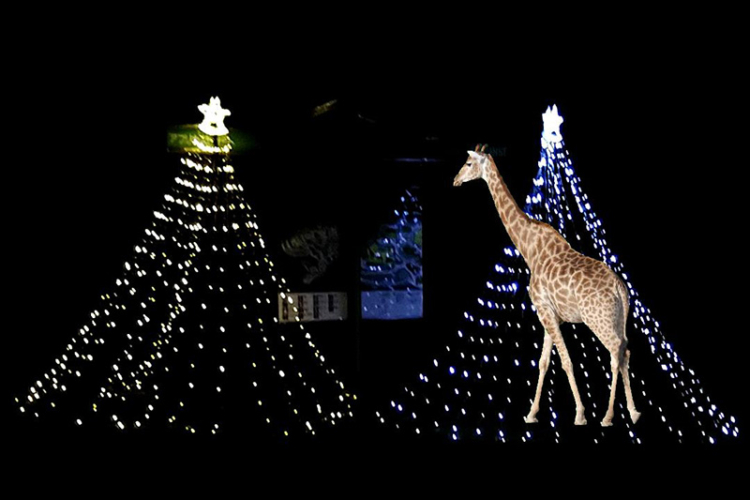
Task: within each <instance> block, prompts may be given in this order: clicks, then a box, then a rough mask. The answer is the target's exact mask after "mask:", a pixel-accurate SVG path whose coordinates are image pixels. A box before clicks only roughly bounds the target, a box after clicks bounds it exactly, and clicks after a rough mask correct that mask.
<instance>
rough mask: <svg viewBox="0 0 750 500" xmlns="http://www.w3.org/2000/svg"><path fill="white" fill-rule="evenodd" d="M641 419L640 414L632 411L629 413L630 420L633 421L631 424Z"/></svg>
mask: <svg viewBox="0 0 750 500" xmlns="http://www.w3.org/2000/svg"><path fill="white" fill-rule="evenodd" d="M639 418H641V412H639V411H636V410H633V411H631V412H630V420H632V421H633V423H636V422H638V419H639Z"/></svg>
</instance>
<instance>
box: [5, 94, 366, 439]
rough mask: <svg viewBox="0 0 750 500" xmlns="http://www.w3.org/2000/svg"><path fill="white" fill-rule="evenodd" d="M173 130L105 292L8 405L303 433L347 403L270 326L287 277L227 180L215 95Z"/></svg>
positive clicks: (91, 418) (33, 412)
mask: <svg viewBox="0 0 750 500" xmlns="http://www.w3.org/2000/svg"><path fill="white" fill-rule="evenodd" d="M199 109H200V111H201V112H202V113H203V114H204V116H205V119H204V121H203V122H202V123H201V124H200V125H198V126H188V127H183V128H182V129H181V132H180V134H178V135H179V137H178V138H177V140H175V141H173V142H175V143H178V146H177V148H178V149H179V151H180V159H181V165H180V169H179V172H178V173H177V175H176V176H175V178H174V183H173V185H172V186H171V188H170V189H169V191H168V192H167V194H165V196H164V202H163V204H162V206H161V207H160V208H159V209H158V210H156V211H155V212H154V215H153V221H152V223H151V224H150V226H149V227H148V228H146V229H145V231H144V235H143V239H142V240H141V241H140V242H139V243H138V244H136V245H135V249H134V252H133V255H132V257H131V258H130V259H129V260H128V261H127V262H126V263H125V264H124V269H123V274H122V276H121V277H120V278H119V279H118V280H117V281H116V283H115V286H114V287H113V288H112V289H111V291H109V292H108V293H105V294H104V295H102V297H101V302H100V303H99V305H98V306H97V307H96V308H95V309H94V310H93V311H92V312H91V314H90V320H89V321H88V323H87V324H85V325H83V326H82V327H81V328H80V330H79V331H78V332H77V333H76V334H75V335H74V336H73V337H72V338H71V339H70V340H69V342H68V343H67V346H66V347H65V349H64V352H62V353H61V354H60V355H59V356H58V357H57V358H56V359H55V360H54V363H53V364H52V366H51V367H50V369H49V370H47V371H46V372H45V373H43V374H42V375H41V376H39V377H38V378H37V379H35V380H33V383H32V384H31V385H30V387H29V388H28V391H27V392H26V394H24V395H23V396H21V397H18V398H17V399H16V402H17V404H18V408H19V410H20V411H21V412H22V413H24V414H27V415H29V416H31V418H35V419H39V421H40V425H43V423H44V422H45V421H55V422H59V423H61V424H62V425H63V426H65V425H71V426H75V425H79V426H83V427H94V428H96V427H97V426H98V425H100V424H104V425H105V426H112V427H115V428H117V429H119V430H120V431H123V432H137V431H138V430H144V431H146V432H148V431H147V430H148V429H151V430H152V431H154V432H160V431H161V430H163V429H175V430H177V431H180V432H188V433H204V434H209V435H211V434H221V433H231V434H232V435H248V436H252V437H257V438H259V439H264V440H266V439H267V440H272V441H277V440H285V439H287V438H289V439H294V437H295V436H301V435H308V436H309V435H314V434H315V433H316V432H317V431H318V430H319V429H321V428H325V427H329V426H331V425H334V424H336V423H337V422H339V421H341V420H342V419H347V418H349V417H351V414H352V411H351V404H352V400H353V398H354V396H352V395H351V394H349V393H348V392H347V391H346V389H345V388H344V385H343V384H342V382H341V381H340V380H338V378H337V375H336V373H335V372H334V370H333V369H332V368H331V367H329V366H328V363H327V362H326V359H325V357H324V356H323V354H322V353H321V352H319V350H318V349H317V348H316V347H315V345H314V344H313V342H312V340H311V337H310V335H309V333H308V332H306V331H305V330H304V329H303V327H302V325H301V324H298V323H292V324H288V325H281V324H279V322H278V321H277V317H276V315H277V312H278V300H287V296H286V293H288V292H289V290H288V288H287V287H286V284H285V280H284V279H283V278H282V277H281V276H280V274H279V273H278V271H277V270H276V268H275V266H274V263H273V261H272V260H271V258H270V256H269V254H268V251H267V248H266V243H265V242H264V240H263V238H262V236H261V234H260V230H259V227H258V224H257V220H256V215H255V213H254V212H253V211H252V210H251V208H250V205H249V204H248V202H247V200H246V199H245V196H244V189H243V187H242V186H241V185H240V184H239V183H238V182H237V181H236V180H235V176H234V168H233V167H232V164H231V158H230V151H231V150H232V145H233V140H232V136H231V134H230V133H229V130H228V129H227V128H226V126H225V125H224V123H223V121H224V118H225V117H226V116H228V115H229V114H230V113H229V111H227V110H225V109H223V108H222V107H221V103H220V101H219V99H218V98H212V99H211V102H210V103H209V104H205V105H202V106H200V107H199Z"/></svg>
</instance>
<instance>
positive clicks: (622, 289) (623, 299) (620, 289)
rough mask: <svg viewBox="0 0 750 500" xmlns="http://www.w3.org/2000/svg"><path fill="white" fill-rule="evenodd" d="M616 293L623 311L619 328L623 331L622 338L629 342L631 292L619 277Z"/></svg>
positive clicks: (616, 283)
mask: <svg viewBox="0 0 750 500" xmlns="http://www.w3.org/2000/svg"><path fill="white" fill-rule="evenodd" d="M615 293H616V295H617V297H618V298H619V301H620V311H621V316H620V317H619V318H618V319H619V324H618V325H617V328H618V330H619V331H620V332H622V338H623V339H624V340H625V341H626V342H627V340H628V332H627V323H628V314H629V311H630V294H629V293H628V288H627V287H626V286H625V283H623V281H622V280H621V279H620V278H619V277H618V278H617V279H616V280H615Z"/></svg>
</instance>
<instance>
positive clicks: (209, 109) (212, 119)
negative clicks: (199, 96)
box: [198, 97, 232, 136]
mask: <svg viewBox="0 0 750 500" xmlns="http://www.w3.org/2000/svg"><path fill="white" fill-rule="evenodd" d="M198 110H199V111H200V112H201V113H203V123H201V124H200V125H198V128H199V129H200V131H201V132H203V133H204V134H207V135H213V136H217V135H227V134H228V133H229V129H227V127H225V126H224V118H226V117H227V116H229V115H231V114H232V113H231V112H230V111H229V110H228V109H224V108H222V107H221V100H220V99H219V98H218V97H212V98H211V101H210V103H209V104H201V105H200V106H198Z"/></svg>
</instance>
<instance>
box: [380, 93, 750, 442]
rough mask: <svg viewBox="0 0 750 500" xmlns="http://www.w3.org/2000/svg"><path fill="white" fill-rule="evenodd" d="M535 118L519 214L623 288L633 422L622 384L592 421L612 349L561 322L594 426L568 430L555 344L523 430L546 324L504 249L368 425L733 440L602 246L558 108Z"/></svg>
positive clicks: (506, 437) (483, 435)
mask: <svg viewBox="0 0 750 500" xmlns="http://www.w3.org/2000/svg"><path fill="white" fill-rule="evenodd" d="M543 118H544V130H543V133H542V138H541V145H542V147H541V157H540V160H539V164H538V166H539V170H538V172H537V175H536V177H535V179H534V183H533V187H532V189H531V193H530V194H529V195H528V196H527V197H526V204H525V208H524V212H525V213H526V214H528V216H530V217H532V218H534V219H537V220H540V221H544V222H546V223H548V224H550V225H551V226H552V227H553V228H555V229H556V230H557V231H558V232H559V233H560V234H561V235H562V236H563V237H564V238H565V239H566V240H567V241H568V242H569V243H570V245H571V246H572V247H573V248H574V249H575V250H577V251H579V252H581V253H583V254H584V255H587V256H589V257H593V258H597V259H599V260H602V261H604V262H605V263H606V264H607V265H608V266H609V267H610V268H611V269H612V270H613V271H614V272H615V273H616V274H617V275H618V276H619V277H620V278H621V279H622V281H623V283H625V284H626V286H627V289H628V294H629V297H630V314H629V318H627V327H626V328H627V330H626V331H627V338H628V339H629V344H628V348H629V349H630V351H631V353H632V355H631V358H630V381H631V386H632V392H633V395H634V399H635V403H636V405H637V406H638V408H639V410H640V411H641V412H642V413H643V417H642V418H641V419H640V420H639V421H638V422H637V423H636V424H633V423H632V421H631V418H630V416H629V414H628V411H627V408H626V405H625V398H624V396H623V394H622V389H621V387H622V383H621V382H620V388H618V393H617V398H616V400H615V401H616V404H615V410H616V412H615V418H614V425H613V426H612V427H607V428H603V427H601V426H599V424H598V420H600V419H602V417H604V414H605V412H606V410H607V403H608V399H609V392H610V384H611V380H612V375H611V367H610V354H609V352H608V351H607V349H606V348H605V347H604V346H603V345H602V344H601V342H600V341H599V340H598V339H597V338H596V337H595V336H594V334H593V333H592V332H591V331H590V330H589V329H588V328H587V327H586V326H585V325H583V324H578V325H575V324H563V325H562V334H563V337H564V338H565V341H566V344H567V347H568V351H569V352H570V357H571V359H572V362H573V370H574V373H575V378H576V380H577V382H578V388H579V390H580V394H581V397H582V400H583V404H584V406H585V408H586V413H587V417H589V421H590V422H591V421H592V420H593V422H591V423H589V424H588V425H587V426H578V427H576V426H574V417H575V407H574V403H573V397H572V396H571V391H570V386H569V385H568V379H567V377H566V374H565V372H564V370H563V368H562V365H561V363H560V359H559V356H558V355H557V354H555V353H556V352H557V350H556V349H554V350H553V355H552V359H551V363H550V365H549V371H548V372H547V376H546V379H545V381H544V386H543V392H542V398H541V405H540V411H539V414H538V415H537V419H538V423H526V416H527V412H528V411H529V408H530V406H531V404H532V400H533V397H534V394H535V389H536V387H537V379H538V373H539V370H538V368H539V367H538V365H539V358H540V353H541V351H542V344H543V337H544V329H543V327H542V325H541V324H540V322H539V319H538V318H537V314H536V310H535V308H534V306H533V305H532V303H531V300H530V298H529V292H528V287H529V277H530V271H529V269H528V267H527V265H526V263H525V261H524V259H523V257H522V256H521V254H520V253H519V251H518V250H517V249H516V248H515V247H512V246H510V247H507V248H505V249H504V250H503V253H502V255H500V256H499V258H498V262H497V264H496V265H495V266H494V268H493V269H492V271H491V273H490V275H489V276H488V277H487V280H486V282H485V285H484V286H483V287H482V289H483V291H482V292H481V293H480V295H479V296H478V297H477V298H476V301H475V302H474V304H473V306H472V307H471V308H469V309H468V310H467V311H466V312H465V313H464V315H463V319H462V322H461V325H460V326H459V328H458V331H457V334H456V337H455V338H454V340H453V341H451V342H450V343H449V344H448V345H446V346H445V350H444V352H442V353H440V354H439V355H437V356H435V357H434V359H433V362H432V364H431V366H429V367H426V368H425V369H424V370H423V371H422V372H421V373H420V374H419V379H418V381H415V382H414V383H413V384H408V385H406V386H405V387H404V388H403V392H401V393H400V394H398V395H397V396H396V397H394V398H393V400H392V401H390V407H389V408H387V409H386V410H385V411H381V412H378V413H377V418H378V419H379V420H380V422H381V423H382V424H385V425H387V426H395V427H397V428H399V429H400V430H402V431H404V432H407V433H409V434H412V435H420V436H425V435H438V436H441V437H444V438H446V439H451V440H466V439H469V440H496V441H501V442H527V441H537V442H550V443H551V442H581V441H583V442H596V443H601V442H609V443H612V442H633V443H648V442H651V443H653V442H659V443H665V442H704V443H716V442H718V441H720V440H722V439H726V440H731V439H733V438H736V437H737V436H738V435H739V429H738V427H737V425H736V421H735V418H734V417H732V416H730V415H728V414H726V413H724V412H723V411H722V410H720V409H719V408H718V407H717V406H716V405H715V404H714V402H713V401H712V400H711V398H710V397H709V395H708V394H707V392H706V391H705V389H704V388H703V386H702V385H701V383H700V381H699V379H698V377H697V375H696V374H695V372H694V371H693V370H691V369H690V368H689V367H688V366H686V365H685V363H683V361H682V359H681V358H680V357H679V355H678V354H677V352H676V351H675V349H674V348H673V346H672V344H670V343H669V342H668V341H667V338H666V337H665V335H664V333H663V332H662V328H661V325H660V324H659V322H658V321H657V320H656V318H655V317H654V316H653V314H652V313H651V311H650V310H649V309H648V307H647V306H646V305H645V304H644V303H643V301H642V300H641V298H640V295H639V293H638V291H637V290H636V288H635V287H634V285H633V281H632V279H631V276H630V275H629V274H628V273H626V272H625V268H624V266H623V264H622V262H621V261H620V260H619V259H618V257H617V255H616V254H615V253H613V252H612V250H610V248H609V246H608V244H607V240H606V232H605V230H604V228H603V227H602V221H601V220H600V219H599V218H598V217H597V216H596V213H595V212H594V210H593V208H592V206H591V203H590V201H589V199H588V197H587V196H586V194H585V193H584V192H583V189H582V185H581V181H580V179H579V178H578V176H577V175H576V173H575V171H574V169H573V165H572V162H571V160H570V157H569V154H568V151H567V149H566V147H565V143H564V141H563V138H562V135H561V133H560V125H561V124H562V122H563V119H562V117H561V116H560V115H559V114H558V111H557V107H556V106H555V107H553V108H549V109H548V110H547V112H546V113H545V114H544V115H543Z"/></svg>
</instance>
